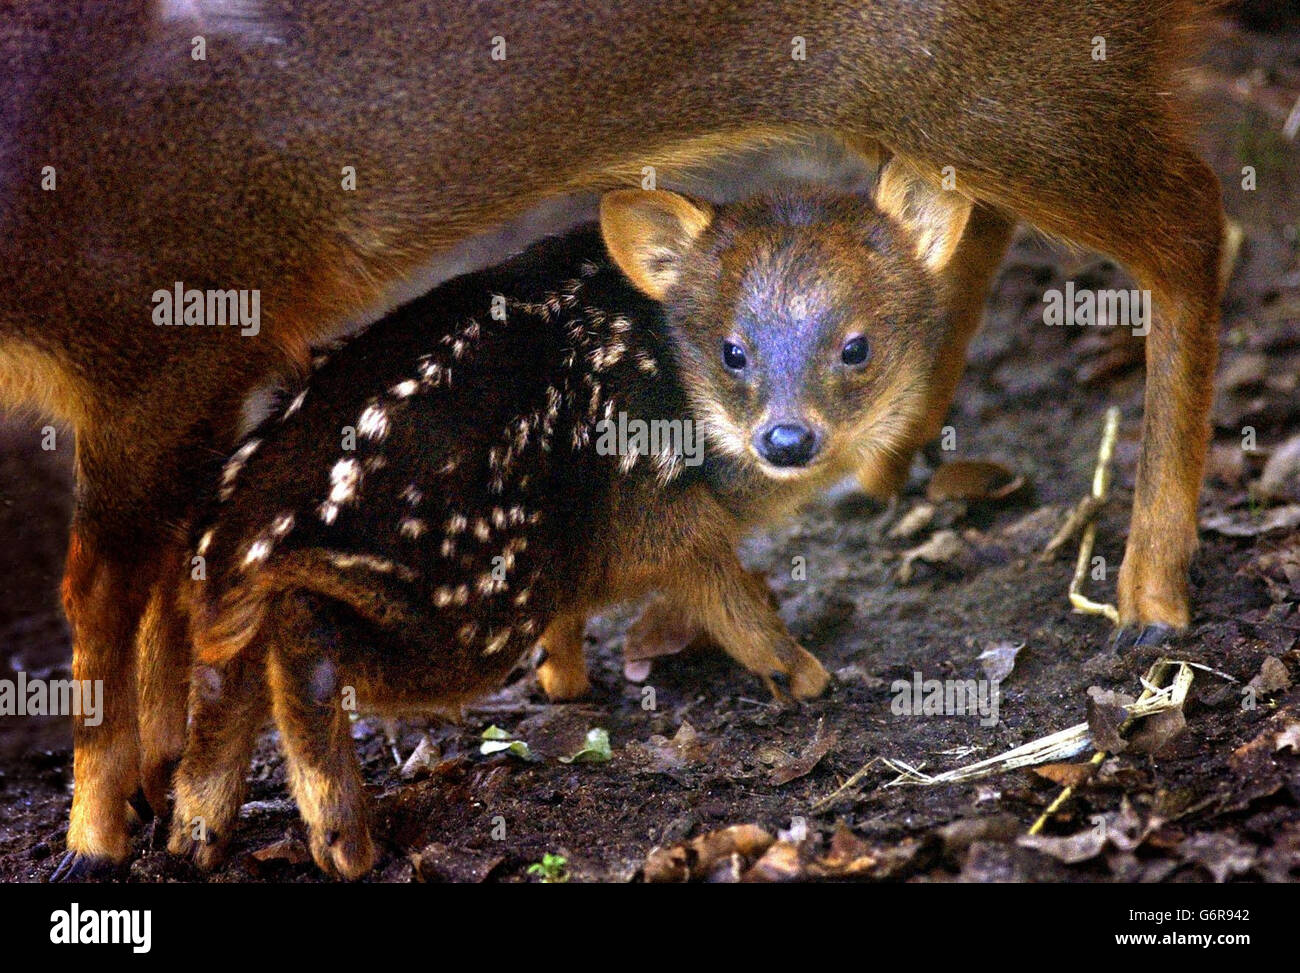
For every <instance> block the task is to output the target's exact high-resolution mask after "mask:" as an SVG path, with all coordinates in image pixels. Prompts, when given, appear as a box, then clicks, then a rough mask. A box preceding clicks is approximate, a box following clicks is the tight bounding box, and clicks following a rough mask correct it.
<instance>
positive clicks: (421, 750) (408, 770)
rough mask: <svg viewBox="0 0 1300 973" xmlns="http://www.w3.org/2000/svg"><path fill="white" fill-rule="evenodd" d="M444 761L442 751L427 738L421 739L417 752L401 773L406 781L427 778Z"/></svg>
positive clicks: (417, 745) (416, 747)
mask: <svg viewBox="0 0 1300 973" xmlns="http://www.w3.org/2000/svg"><path fill="white" fill-rule="evenodd" d="M441 761H442V750H441V749H440V748H439V747H438V745H437V744H436V743H434V742H433V741H432V740H430V739H429V738H428V737H427V736H424V737H421V738H420V742H419V743H417V744H416V746H415V750H413V751H412V752H411V755H410V756H409V757H407V758H406V762H405V763H403V764H402V769H401V771H400V773H401V776H402V778H403V779H404V780H412V779H414V778H416V777H425V776H428V775H429V774H431V773H433V768H434V767H436V766H438V764H439V763H441Z"/></svg>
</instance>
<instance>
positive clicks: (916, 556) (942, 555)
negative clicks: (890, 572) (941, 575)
mask: <svg viewBox="0 0 1300 973" xmlns="http://www.w3.org/2000/svg"><path fill="white" fill-rule="evenodd" d="M965 549H966V546H965V545H964V544H963V543H962V542H961V538H959V537H958V536H957V533H956V532H955V531H951V530H941V531H937V532H936V533H935V534H934V535H933V536H932V537H931V538H930V539H929V540H928V541H926V542H925V543H924V544H921V545H920V546H918V547H914V548H912V549H911V550H910V551H907V552H905V553H904V554H903V563H902V564H901V565H900V566H899V568H898V580H899V582H900V583H902V584H907V583H908V582H909V581H911V580H912V575H913V574H914V573H915V568H914V567H913V565H914V564H915V563H916V562H917V561H924V562H925V563H926V564H949V563H951V562H953V561H955V560H956V559H957V558H959V557H960V556H961V555H962V553H963V552H964V551H965Z"/></svg>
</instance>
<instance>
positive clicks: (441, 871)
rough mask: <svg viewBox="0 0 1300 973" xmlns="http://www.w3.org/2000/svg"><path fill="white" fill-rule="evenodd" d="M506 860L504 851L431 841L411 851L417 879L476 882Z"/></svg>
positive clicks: (486, 876)
mask: <svg viewBox="0 0 1300 973" xmlns="http://www.w3.org/2000/svg"><path fill="white" fill-rule="evenodd" d="M503 861H505V856H504V855H498V854H494V853H492V852H488V851H476V850H473V849H469V848H452V847H450V846H449V845H444V844H441V843H439V842H434V843H432V844H429V845H425V847H423V848H421V849H420V850H419V851H417V852H415V853H414V854H412V855H411V864H412V865H413V866H414V868H415V879H416V881H418V882H461V883H471V884H477V883H480V882H485V881H487V879H488V876H489V875H491V874H492V872H493V871H494V870H495V869H496V868H497V866H498V865H500V864H501V863H502V862H503Z"/></svg>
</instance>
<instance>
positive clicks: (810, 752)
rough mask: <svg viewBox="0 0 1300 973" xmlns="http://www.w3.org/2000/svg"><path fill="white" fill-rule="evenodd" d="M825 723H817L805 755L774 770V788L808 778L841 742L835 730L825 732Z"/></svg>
mask: <svg viewBox="0 0 1300 973" xmlns="http://www.w3.org/2000/svg"><path fill="white" fill-rule="evenodd" d="M824 722H825V721H824V720H818V721H817V729H816V731H814V733H813V738H812V740H811V741H809V743H808V745H807V746H806V747H804V749H803V753H801V754H800V755H799V756H798V757H794V758H792V759H791V760H789V761H788V762H786V763H785V764H784V765H780V766H777V767H775V768H774V769H773V771H772V777H771V783H772V786H773V787H780V786H781V785H782V784H788V783H790V781H792V780H797V779H798V778H800V777H804V776H806V775H807V774H808V773H810V772H811V771H812V769H813V768H814V767H816V766H817V764H818V763H819V762H821V759H822V757H824V756H826V754H828V753H830V752H831V750H832V749H833V748H834V747H835V744H836V743H838V742H839V739H840V735H839V733H837V732H835V731H834V730H832V731H831V732H830V733H824V732H823V723H824Z"/></svg>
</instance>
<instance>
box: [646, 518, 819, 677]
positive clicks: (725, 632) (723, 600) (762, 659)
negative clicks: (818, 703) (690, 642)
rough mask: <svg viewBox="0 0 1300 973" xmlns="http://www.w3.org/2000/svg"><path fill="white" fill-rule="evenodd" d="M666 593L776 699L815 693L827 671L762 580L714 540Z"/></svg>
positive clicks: (729, 550) (722, 544) (731, 550)
mask: <svg viewBox="0 0 1300 973" xmlns="http://www.w3.org/2000/svg"><path fill="white" fill-rule="evenodd" d="M673 581H674V584H673V588H672V591H671V592H670V594H669V598H670V600H671V601H672V602H676V603H678V604H680V605H682V606H684V607H685V608H686V610H687V611H688V612H689V613H690V615H691V616H693V618H694V620H695V621H696V622H697V623H698V624H699V626H700V627H701V628H702V629H703V631H704V633H705V634H706V635H708V636H709V637H710V638H711V639H712V640H713V641H714V642H716V643H717V644H718V645H719V646H720V647H721V648H722V650H723V651H724V652H726V653H727V655H729V656H731V657H732V658H733V659H735V660H736V661H737V662H739V663H740V664H741V665H742V666H744V667H745V668H746V669H748V670H749V671H750V672H752V673H754V674H755V675H757V676H758V677H759V678H760V679H762V680H763V682H764V684H765V685H766V686H767V688H768V691H769V692H771V694H772V695H773V696H774V697H776V698H777V699H785V698H788V697H790V696H793V697H794V698H795V699H812V698H813V697H816V696H820V695H821V694H822V692H823V691H825V689H826V686H827V684H828V683H829V682H830V676H829V675H828V674H827V672H826V670H825V669H824V668H822V664H821V663H820V662H818V661H817V659H816V657H814V656H813V655H812V653H810V652H808V651H807V650H806V649H804V648H803V647H802V646H801V645H799V643H798V642H796V641H795V640H794V637H793V636H792V635H791V634H790V633H789V631H788V630H787V629H786V627H785V623H784V622H783V621H781V616H780V615H778V614H777V612H776V608H775V607H774V606H773V604H772V596H771V593H770V591H769V590H768V587H767V585H766V583H764V581H763V580H762V578H761V577H759V576H758V575H756V574H754V573H752V572H750V571H746V570H745V568H744V566H743V565H742V564H741V563H740V559H739V558H738V557H736V553H735V551H734V550H733V549H732V547H731V544H730V543H729V542H727V541H724V540H722V539H721V538H719V539H718V541H717V542H715V543H713V544H710V545H709V546H708V547H707V548H706V549H704V550H701V551H700V552H699V553H698V554H697V555H696V556H695V557H693V558H692V559H691V561H690V562H689V563H688V564H687V565H685V566H684V567H683V568H682V569H681V570H680V571H678V572H677V574H676V576H675V577H674V579H673Z"/></svg>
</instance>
